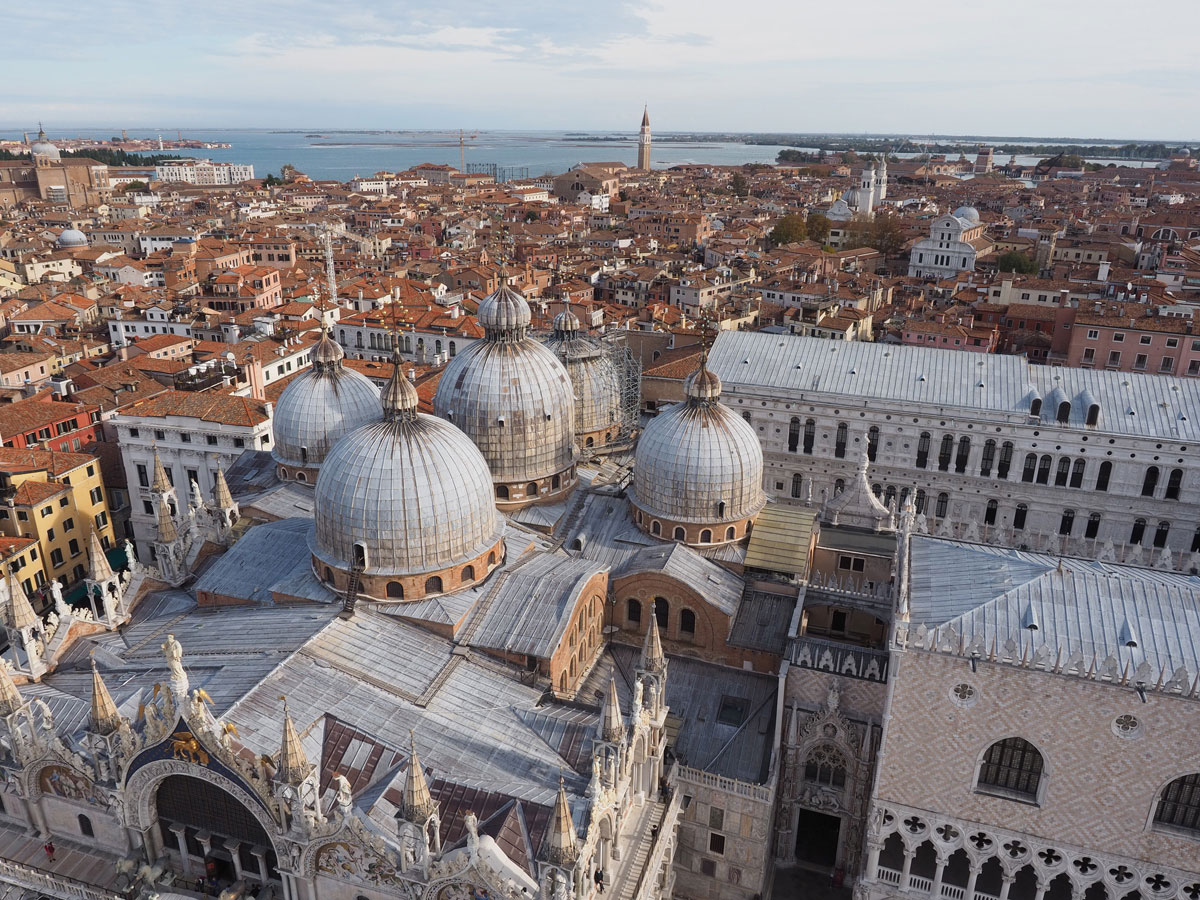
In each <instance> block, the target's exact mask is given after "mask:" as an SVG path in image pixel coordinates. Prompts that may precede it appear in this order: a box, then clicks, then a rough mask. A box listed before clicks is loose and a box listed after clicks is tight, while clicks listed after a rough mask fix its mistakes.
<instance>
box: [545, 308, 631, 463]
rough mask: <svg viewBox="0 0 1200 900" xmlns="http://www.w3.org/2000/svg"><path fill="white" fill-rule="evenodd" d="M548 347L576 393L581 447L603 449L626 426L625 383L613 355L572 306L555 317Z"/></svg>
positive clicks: (576, 411)
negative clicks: (561, 365)
mask: <svg viewBox="0 0 1200 900" xmlns="http://www.w3.org/2000/svg"><path fill="white" fill-rule="evenodd" d="M545 344H546V346H547V347H548V348H549V349H550V351H551V352H552V353H554V355H555V356H557V357H558V358H559V359H560V360H561V361H562V363H563V365H564V366H566V368H567V374H568V376H570V379H571V387H572V390H573V391H574V394H575V437H576V441H577V444H578V445H579V446H580V447H585V448H596V447H603V446H604V445H606V444H609V443H611V442H613V441H615V440H617V439H618V437H619V436H620V434H621V430H622V426H623V424H624V423H623V421H622V418H623V409H622V393H623V390H622V382H621V376H620V374H619V373H618V371H617V367H616V365H615V364H614V362H613V358H612V354H611V353H610V352H609V350H608V348H606V347H605V346H604V344H603V343H602V342H601V341H599V340H597V339H596V338H593V337H591V336H590V335H588V334H586V333H585V332H584V331H583V328H582V326H581V325H580V322H579V318H578V317H577V316H576V315H575V313H574V312H572V311H571V309H570V308H569V307H568V308H567V309H564V310H563V311H562V312H560V313H559V314H558V315H556V316H555V317H554V331H553V332H551V334H550V335H549V336H548V337H547V338H545Z"/></svg>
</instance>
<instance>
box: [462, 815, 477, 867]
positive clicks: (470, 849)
mask: <svg viewBox="0 0 1200 900" xmlns="http://www.w3.org/2000/svg"><path fill="white" fill-rule="evenodd" d="M463 827H464V828H466V829H467V859H468V860H469V861H470V862H471V863H472V864H474V863H475V861H476V860H477V859H479V819H478V818H476V816H475V813H473V812H468V813H467V814H466V815H465V816H464V817H463Z"/></svg>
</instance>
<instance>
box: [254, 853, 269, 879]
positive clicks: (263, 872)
mask: <svg viewBox="0 0 1200 900" xmlns="http://www.w3.org/2000/svg"><path fill="white" fill-rule="evenodd" d="M250 855H251V856H253V857H254V859H255V861H256V862H257V863H258V878H259V881H261V882H262V883H263V884H266V883H267V881H268V879H269V873H268V871H267V848H266V847H251V848H250Z"/></svg>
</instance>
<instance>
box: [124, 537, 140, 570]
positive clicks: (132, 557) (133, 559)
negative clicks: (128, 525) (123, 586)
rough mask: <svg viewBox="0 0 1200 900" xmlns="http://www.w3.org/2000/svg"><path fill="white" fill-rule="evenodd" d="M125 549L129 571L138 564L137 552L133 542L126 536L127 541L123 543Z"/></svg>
mask: <svg viewBox="0 0 1200 900" xmlns="http://www.w3.org/2000/svg"><path fill="white" fill-rule="evenodd" d="M122 549H123V550H124V551H125V562H126V564H127V565H128V566H129V571H131V572H132V571H134V570H135V569H136V568H137V566H138V558H137V553H136V552H134V549H133V542H132V541H131V540H129V538H125V543H124V544H123V545H122Z"/></svg>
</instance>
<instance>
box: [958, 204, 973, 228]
mask: <svg viewBox="0 0 1200 900" xmlns="http://www.w3.org/2000/svg"><path fill="white" fill-rule="evenodd" d="M953 215H954V217H955V218H957V219H966V220H967V221H968V222H970V223H971V224H972V225H978V224H979V210H977V209H976V208H975V207H973V206H960V207H959V208H958V209H956V210H955V211H954V213H953Z"/></svg>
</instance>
